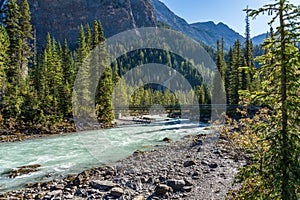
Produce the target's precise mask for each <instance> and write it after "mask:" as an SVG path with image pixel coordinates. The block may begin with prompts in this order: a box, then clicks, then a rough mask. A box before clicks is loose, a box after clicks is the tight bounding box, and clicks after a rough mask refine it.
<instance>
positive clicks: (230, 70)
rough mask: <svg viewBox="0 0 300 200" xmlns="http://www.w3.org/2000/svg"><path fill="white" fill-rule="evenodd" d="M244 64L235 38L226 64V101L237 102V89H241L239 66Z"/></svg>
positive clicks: (238, 43) (239, 45)
mask: <svg viewBox="0 0 300 200" xmlns="http://www.w3.org/2000/svg"><path fill="white" fill-rule="evenodd" d="M243 66H244V58H243V54H242V49H241V44H240V41H239V40H237V41H236V42H235V43H234V47H233V49H232V51H231V52H230V54H229V63H228V65H227V70H226V71H227V72H226V73H227V75H226V76H227V81H226V86H227V87H228V88H226V89H227V91H228V94H227V97H228V103H229V104H238V103H239V90H241V89H242V87H241V86H242V83H241V80H242V79H241V76H240V70H239V69H240V68H241V67H243Z"/></svg>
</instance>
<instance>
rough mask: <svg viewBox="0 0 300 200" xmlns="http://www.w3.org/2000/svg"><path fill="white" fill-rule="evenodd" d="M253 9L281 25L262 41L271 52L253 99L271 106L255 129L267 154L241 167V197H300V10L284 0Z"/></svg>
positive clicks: (288, 199)
mask: <svg viewBox="0 0 300 200" xmlns="http://www.w3.org/2000/svg"><path fill="white" fill-rule="evenodd" d="M249 12H250V16H252V17H256V16H258V15H260V14H262V13H269V14H273V16H272V21H271V22H270V24H273V23H274V22H275V21H278V22H279V26H278V27H277V29H276V32H274V35H272V36H271V37H270V38H269V39H268V40H266V42H265V43H264V48H267V49H268V51H267V52H266V54H265V55H263V56H261V57H259V58H258V60H259V61H260V63H261V64H262V67H261V68H260V70H259V76H261V77H263V82H262V91H258V92H257V93H255V94H254V96H253V98H254V99H253V100H254V101H256V102H260V103H261V104H265V105H269V106H270V107H271V108H272V109H271V110H270V111H269V112H268V113H267V114H265V119H264V120H265V121H262V122H260V123H259V124H256V127H254V128H255V130H254V131H255V133H256V135H257V136H258V137H260V142H261V143H262V146H264V155H255V156H254V157H253V159H252V164H251V165H249V166H248V167H246V169H245V170H242V172H243V173H242V174H241V177H242V178H241V180H242V181H243V186H244V187H243V190H242V193H241V199H243V198H250V199H282V200H296V199H299V197H300V192H299V191H300V176H299V174H300V153H299V152H300V138H299V127H300V121H299V116H300V109H299V102H300V98H299V92H300V91H299V88H300V87H299V86H300V84H299V77H300V71H299V64H300V53H299V49H298V48H297V47H296V45H295V42H298V41H299V40H300V34H299V31H300V28H299V26H298V25H299V20H300V14H299V13H300V11H299V7H296V6H294V5H292V4H289V3H288V1H286V0H274V3H273V4H268V5H265V6H264V7H262V8H260V9H258V10H249ZM256 157H262V158H263V159H262V160H257V159H255V158H256ZM249 183H251V184H249ZM247 187H249V188H247Z"/></svg>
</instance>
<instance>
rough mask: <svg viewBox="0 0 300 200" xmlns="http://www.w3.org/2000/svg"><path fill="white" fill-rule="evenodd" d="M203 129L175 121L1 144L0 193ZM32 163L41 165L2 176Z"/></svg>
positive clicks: (91, 165)
mask: <svg viewBox="0 0 300 200" xmlns="http://www.w3.org/2000/svg"><path fill="white" fill-rule="evenodd" d="M205 126H207V125H206V124H201V123H200V124H199V123H191V122H189V121H188V120H176V119H175V120H170V121H159V122H154V123H150V124H142V125H138V124H135V125H126V126H120V127H116V128H112V129H107V130H98V131H86V132H80V133H73V134H66V135H59V136H53V137H46V138H38V139H32V140H27V141H22V142H14V143H3V144H0V192H1V191H2V192H3V191H8V190H13V189H18V188H21V187H23V186H24V185H25V184H28V183H35V182H43V181H49V180H51V179H53V178H62V177H64V176H66V175H68V174H77V173H80V172H82V171H83V170H86V169H90V168H93V167H97V166H100V165H103V164H111V163H113V162H116V161H118V160H120V159H123V158H126V157H128V156H129V155H131V154H132V153H133V152H134V151H135V150H137V149H140V150H143V151H147V150H151V149H154V148H157V147H159V145H165V143H163V142H162V140H163V138H165V137H168V138H171V139H172V140H180V139H182V138H183V137H184V136H187V135H191V134H199V133H205V130H204V127H205ZM33 164H38V165H41V167H40V168H39V170H38V171H37V172H33V173H30V174H26V175H22V176H18V177H16V178H9V177H8V176H7V175H5V172H7V171H9V170H11V169H15V168H17V167H20V166H28V165H33Z"/></svg>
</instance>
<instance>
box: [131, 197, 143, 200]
mask: <svg viewBox="0 0 300 200" xmlns="http://www.w3.org/2000/svg"><path fill="white" fill-rule="evenodd" d="M133 200H145V197H144V196H136V197H134V198H133Z"/></svg>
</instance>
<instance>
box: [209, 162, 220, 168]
mask: <svg viewBox="0 0 300 200" xmlns="http://www.w3.org/2000/svg"><path fill="white" fill-rule="evenodd" d="M208 166H209V167H210V168H213V169H215V168H217V167H218V164H217V163H210V164H209V165H208Z"/></svg>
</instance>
